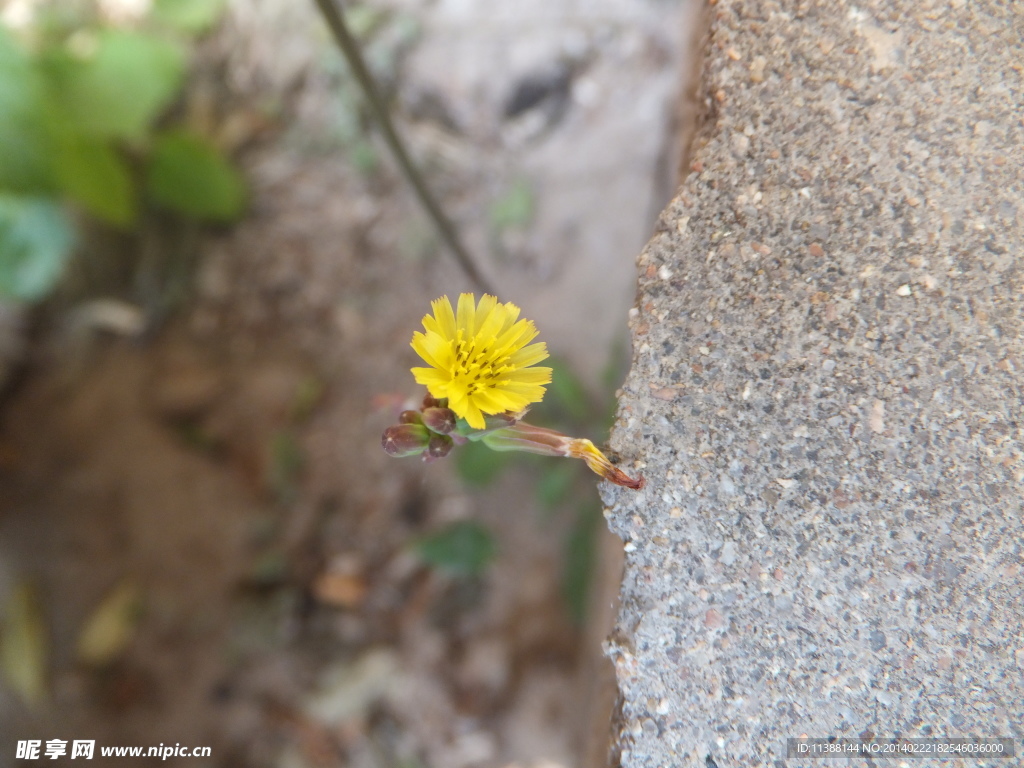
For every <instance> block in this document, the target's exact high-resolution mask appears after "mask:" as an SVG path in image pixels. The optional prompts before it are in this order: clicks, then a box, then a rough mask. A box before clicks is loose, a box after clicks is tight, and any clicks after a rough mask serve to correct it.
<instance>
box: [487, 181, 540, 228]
mask: <svg viewBox="0 0 1024 768" xmlns="http://www.w3.org/2000/svg"><path fill="white" fill-rule="evenodd" d="M533 204H534V200H533V188H532V187H531V186H530V183H529V182H528V181H526V180H525V179H519V180H518V181H516V182H515V183H513V185H512V186H511V187H510V188H509V189H508V190H507V191H506V192H505V194H504V195H502V196H501V197H499V198H498V199H497V200H495V201H494V203H493V204H492V205H491V211H490V219H491V227H492V228H493V229H494V230H496V231H498V232H501V231H503V230H505V229H512V228H514V227H525V226H526V225H527V224H529V223H530V221H531V220H532V219H533Z"/></svg>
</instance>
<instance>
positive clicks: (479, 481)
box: [455, 442, 509, 488]
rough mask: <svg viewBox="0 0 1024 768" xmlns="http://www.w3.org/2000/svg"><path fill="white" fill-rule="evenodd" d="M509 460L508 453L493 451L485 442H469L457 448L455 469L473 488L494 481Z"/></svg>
mask: <svg viewBox="0 0 1024 768" xmlns="http://www.w3.org/2000/svg"><path fill="white" fill-rule="evenodd" d="M508 461H509V458H508V454H504V453H498V452H497V451H492V450H491V449H490V448H488V447H487V446H486V445H484V444H483V443H476V442H469V443H466V444H465V445H460V446H458V447H457V448H456V449H455V469H456V471H457V472H458V473H459V477H461V478H462V482H464V483H465V484H466V485H468V486H470V487H471V488H483V487H484V486H487V485H490V484H491V483H493V482H494V481H495V480H496V479H497V478H498V475H499V474H501V470H502V469H504V467H505V466H506V464H507V463H508Z"/></svg>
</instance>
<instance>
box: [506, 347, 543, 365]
mask: <svg viewBox="0 0 1024 768" xmlns="http://www.w3.org/2000/svg"><path fill="white" fill-rule="evenodd" d="M547 358H548V345H547V344H545V343H544V342H541V343H539V344H531V345H530V346H528V347H523V348H522V349H520V350H519V351H518V352H514V353H513V354H512V355H511V356H510V357H509V359H508V361H509V364H511V365H513V366H515V367H516V368H526V367H527V366H530V365H533V364H534V363H539V362H540V361H541V360H546V359H547Z"/></svg>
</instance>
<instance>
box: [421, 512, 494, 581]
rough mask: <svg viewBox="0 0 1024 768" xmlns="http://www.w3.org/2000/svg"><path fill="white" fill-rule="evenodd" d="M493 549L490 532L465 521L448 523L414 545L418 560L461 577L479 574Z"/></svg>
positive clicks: (474, 523) (492, 553) (485, 565)
mask: <svg viewBox="0 0 1024 768" xmlns="http://www.w3.org/2000/svg"><path fill="white" fill-rule="evenodd" d="M496 549H497V548H496V546H495V544H494V539H493V537H492V536H491V534H490V532H489V531H488V530H487V529H486V528H485V527H484V526H482V525H481V524H480V523H476V522H472V521H468V520H463V521H460V522H457V523H451V524H450V525H447V526H445V527H444V528H442V529H441V530H439V531H437V532H436V533H433V534H431V535H429V536H427V537H426V538H424V539H421V540H420V541H419V543H418V544H417V545H416V550H417V552H419V555H420V557H422V558H423V559H424V560H425V561H426V562H428V563H429V564H430V565H432V566H434V567H435V568H439V569H441V570H444V571H448V572H449V573H454V574H458V575H462V576H475V575H477V574H479V573H481V572H482V571H483V569H484V568H486V567H487V564H488V563H490V562H491V560H492V559H493V558H494V555H495V552H496Z"/></svg>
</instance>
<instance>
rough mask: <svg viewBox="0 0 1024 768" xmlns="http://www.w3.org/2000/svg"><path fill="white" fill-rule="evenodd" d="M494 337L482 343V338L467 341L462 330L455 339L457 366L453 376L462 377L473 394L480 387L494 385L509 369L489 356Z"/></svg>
mask: <svg viewBox="0 0 1024 768" xmlns="http://www.w3.org/2000/svg"><path fill="white" fill-rule="evenodd" d="M494 341H495V340H494V339H493V338H492V339H488V340H487V341H486V343H482V341H481V340H480V339H472V340H471V341H468V342H467V341H466V339H465V338H464V335H463V332H462V331H461V330H460V331H459V332H458V334H457V336H456V340H455V366H454V367H453V369H452V378H453V379H460V380H461V382H462V383H464V384H465V386H466V391H467V392H468V393H469V394H470V395H472V394H473V393H474V392H476V391H477V390H478V389H483V388H485V387H493V386H494V380H495V379H496V378H498V376H500V375H501V374H502V373H503V372H504V371H506V370H508V366H507V365H501V366H499V365H497V364H496V363H497V361H496V360H494V359H493V358H489V357H488V355H489V354H490V352H491V347H492V346H493V345H494Z"/></svg>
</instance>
